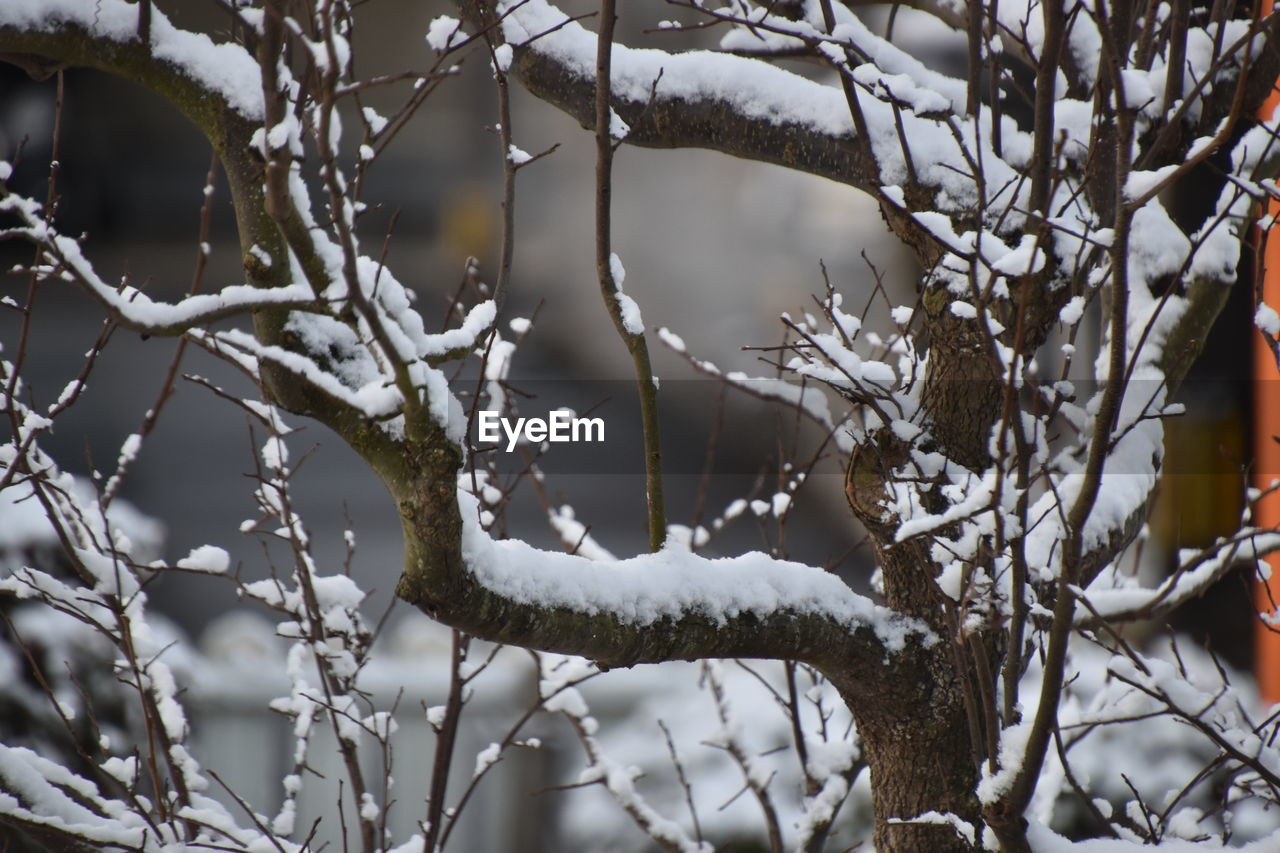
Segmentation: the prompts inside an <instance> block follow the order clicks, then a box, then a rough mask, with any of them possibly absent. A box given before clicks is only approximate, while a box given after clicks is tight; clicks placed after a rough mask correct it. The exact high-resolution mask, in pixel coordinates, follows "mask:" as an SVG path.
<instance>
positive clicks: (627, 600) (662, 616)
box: [458, 492, 932, 657]
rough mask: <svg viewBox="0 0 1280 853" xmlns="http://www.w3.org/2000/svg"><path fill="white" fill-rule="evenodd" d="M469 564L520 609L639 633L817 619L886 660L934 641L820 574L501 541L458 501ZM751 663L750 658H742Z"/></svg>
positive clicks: (765, 561)
mask: <svg viewBox="0 0 1280 853" xmlns="http://www.w3.org/2000/svg"><path fill="white" fill-rule="evenodd" d="M458 502H459V504H460V505H461V509H462V518H463V537H462V555H463V558H464V559H465V560H466V562H467V564H468V566H469V567H470V569H471V572H472V573H473V574H474V576H475V578H476V580H477V581H478V582H479V583H480V584H482V585H483V586H484V587H485V588H486V589H488V590H489V591H491V592H493V593H495V594H497V595H500V596H502V597H503V598H506V599H508V600H510V601H513V602H515V603H518V604H525V605H533V606H535V607H545V608H565V609H569V610H572V611H574V612H577V613H582V614H585V615H588V616H593V615H597V614H602V615H608V616H610V617H612V618H613V619H616V620H618V622H620V623H621V624H624V625H632V626H637V627H646V626H652V625H655V624H661V623H669V622H674V621H678V620H681V619H684V618H687V617H689V616H693V617H696V618H698V619H700V620H705V621H706V622H708V623H710V625H711V626H713V627H714V626H720V627H722V628H724V627H728V626H729V624H730V622H731V621H736V620H739V619H741V618H742V617H744V616H749V617H753V618H754V620H757V621H759V622H765V621H767V620H769V619H771V618H776V617H778V616H780V615H786V616H791V617H799V616H812V617H817V618H819V619H820V620H822V621H824V622H827V623H829V624H831V625H833V626H838V627H839V628H842V629H843V630H845V631H847V632H849V633H850V634H853V633H855V632H858V631H861V630H868V629H869V630H870V631H872V632H873V634H874V636H875V637H876V639H877V640H878V641H879V643H881V644H883V646H884V648H885V649H886V651H887V652H890V653H892V652H895V651H900V650H902V649H903V648H904V647H905V646H906V644H907V643H908V642H909V641H910V640H911V639H912V638H913V637H914V638H918V639H919V640H921V641H925V642H931V641H932V634H931V633H930V632H929V631H928V629H927V628H925V627H924V626H923V625H922V624H920V623H918V622H916V621H915V620H912V619H908V618H905V617H902V616H899V615H897V614H895V613H893V611H891V610H888V609H886V608H883V607H879V606H877V605H875V604H873V603H872V602H871V601H870V599H867V598H865V597H863V596H861V595H858V594H857V593H855V592H853V591H852V590H851V589H849V587H848V586H847V585H846V584H845V583H844V582H843V581H841V580H840V579H839V578H837V577H836V576H834V575H832V574H830V573H828V572H824V571H823V570H821V569H817V568H813V567H811V566H806V565H803V564H800V563H793V562H788V561H784V560H778V559H775V558H773V557H769V556H768V555H766V554H762V553H759V552H750V553H747V554H743V555H740V556H738V557H724V558H708V557H703V556H700V555H698V554H694V553H691V552H690V551H688V550H686V549H684V548H682V547H680V546H678V545H671V544H669V545H668V546H667V547H666V548H664V549H663V550H662V551H659V552H658V553H655V554H642V555H640V556H637V557H632V558H630V559H625V560H617V561H615V562H612V563H610V562H606V561H602V560H591V559H588V558H586V557H581V556H577V555H573V554H562V553H558V552H553V551H541V550H538V549H536V548H534V547H533V546H531V545H528V544H526V543H524V542H522V541H519V540H511V539H506V540H497V539H493V538H491V537H490V536H489V534H488V533H487V532H485V530H484V529H483V528H482V527H481V525H480V523H479V520H478V518H479V516H478V503H477V501H476V499H475V497H473V496H472V495H470V494H467V493H466V492H459V494H458ZM740 656H742V657H748V656H751V655H748V654H745V653H744V654H741V655H740Z"/></svg>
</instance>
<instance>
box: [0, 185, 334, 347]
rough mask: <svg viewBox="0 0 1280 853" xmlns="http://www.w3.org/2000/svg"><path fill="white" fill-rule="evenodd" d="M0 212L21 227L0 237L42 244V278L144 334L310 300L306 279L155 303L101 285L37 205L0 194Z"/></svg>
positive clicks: (75, 245) (163, 332)
mask: <svg viewBox="0 0 1280 853" xmlns="http://www.w3.org/2000/svg"><path fill="white" fill-rule="evenodd" d="M0 213H11V214H15V215H17V216H18V217H19V218H20V219H21V220H22V222H23V226H22V227H11V228H3V229H0V239H4V238H12V237H18V238H22V239H25V240H27V241H29V242H31V243H33V244H35V245H37V246H40V247H42V248H43V249H44V250H45V252H46V253H47V254H48V256H49V258H51V259H52V260H53V261H54V262H55V263H50V264H47V265H46V266H44V267H42V268H41V269H39V270H35V272H37V273H38V274H39V275H41V276H42V277H46V278H61V279H63V280H66V281H71V282H75V283H77V284H79V285H81V286H82V287H84V289H85V290H87V291H88V292H89V294H90V295H91V296H93V298H94V299H96V300H98V302H100V303H101V304H102V306H103V307H104V308H105V309H106V310H107V311H108V312H109V313H110V314H111V316H112V317H113V318H115V319H116V320H118V321H119V322H120V323H122V324H123V325H125V326H127V327H129V328H131V329H133V330H135V331H138V332H142V333H145V334H150V335H176V334H181V333H183V332H185V331H187V330H188V329H192V328H196V327H199V326H204V325H207V324H209V323H213V322H216V321H218V320H222V319H225V318H227V317H232V316H236V315H239V314H246V313H249V312H252V311H255V310H259V309H262V308H281V307H307V306H314V305H315V304H316V299H315V295H314V294H313V293H312V292H311V288H310V287H309V286H308V285H307V283H306V282H298V283H295V284H291V285H288V286H287V287H254V286H252V285H248V284H238V285H230V286H228V287H224V288H223V289H222V290H220V291H218V292H217V293H197V294H193V295H190V296H187V297H184V298H183V299H182V300H181V301H179V302H176V303H168V302H157V301H156V300H154V299H152V298H151V297H150V296H148V295H147V294H145V293H143V292H142V291H140V290H138V289H137V288H134V287H131V286H128V285H121V286H120V287H119V288H115V287H112V286H111V285H109V284H107V283H106V282H105V281H103V280H102V278H101V277H100V276H99V275H98V274H97V272H96V271H95V270H94V268H93V266H92V264H90V263H89V261H88V259H86V258H85V256H84V254H83V253H82V252H81V248H80V243H79V242H77V241H76V240H73V239H71V238H70V237H67V236H65V235H63V234H59V233H58V232H57V231H56V230H55V229H54V228H53V226H51V225H50V224H49V223H48V222H46V221H45V219H44V217H43V215H42V211H41V206H40V205H39V204H38V203H37V202H35V201H32V200H31V199H27V198H23V197H21V196H18V195H15V194H13V193H8V192H4V193H3V195H0Z"/></svg>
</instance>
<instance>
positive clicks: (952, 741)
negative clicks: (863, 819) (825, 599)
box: [828, 641, 981, 853]
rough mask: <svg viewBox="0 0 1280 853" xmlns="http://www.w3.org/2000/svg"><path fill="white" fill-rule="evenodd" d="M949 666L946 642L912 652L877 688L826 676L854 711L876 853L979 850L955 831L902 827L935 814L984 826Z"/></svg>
mask: <svg viewBox="0 0 1280 853" xmlns="http://www.w3.org/2000/svg"><path fill="white" fill-rule="evenodd" d="M951 661H952V658H951V653H950V650H949V649H948V648H947V643H946V641H943V642H940V643H935V644H934V645H933V646H931V647H929V648H920V647H912V648H911V649H910V650H908V652H906V653H904V654H903V655H902V656H901V657H900V659H898V660H897V661H895V663H894V664H893V665H892V666H889V667H886V669H885V677H884V678H883V679H879V680H878V682H879V683H868V682H867V680H866V679H865V678H864V679H861V680H858V681H853V680H850V679H848V678H841V674H840V673H829V674H828V677H829V678H831V679H832V682H833V683H834V684H835V685H836V687H837V688H838V689H839V690H840V694H841V696H842V697H843V698H844V700H845V702H846V703H847V704H848V706H849V708H851V709H852V710H853V712H854V717H855V720H856V722H857V725H858V734H859V735H860V736H861V738H862V748H863V751H864V756H865V758H866V760H867V764H868V766H869V768H870V771H871V783H872V784H871V789H872V803H873V807H874V813H875V821H876V823H875V849H876V853H973V851H974V850H976V849H979V848H978V847H977V846H976V845H971V844H969V843H968V842H967V841H966V840H965V839H963V838H962V837H961V836H960V834H959V833H957V831H956V830H955V829H954V828H953V827H952V826H950V825H939V824H902V823H897V822H896V821H909V820H911V819H912V818H916V817H918V816H920V815H923V814H925V813H926V812H934V813H937V814H953V815H955V816H956V817H959V818H960V819H962V820H965V821H968V822H969V824H970V825H971V826H974V827H978V826H979V820H980V807H979V805H978V801H977V798H976V797H975V796H974V787H975V785H976V784H977V773H976V771H975V768H974V757H973V755H974V753H973V749H972V744H971V740H970V737H969V723H968V717H967V715H966V714H965V707H964V698H963V694H962V692H961V690H960V686H959V684H958V682H957V679H956V677H955V670H954V667H953V665H952V663H951ZM979 831H980V830H979ZM977 840H978V841H981V839H977Z"/></svg>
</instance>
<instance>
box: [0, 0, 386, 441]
mask: <svg viewBox="0 0 1280 853" xmlns="http://www.w3.org/2000/svg"><path fill="white" fill-rule="evenodd" d="M29 8H33V7H29V6H27V5H26V4H19V5H17V6H15V5H14V4H3V3H0V60H3V61H8V62H11V63H13V64H16V65H18V66H19V67H21V68H23V69H26V70H28V72H29V73H33V74H34V76H37V77H40V76H48V75H49V74H52V73H54V72H56V71H59V70H62V69H65V68H92V69H96V70H99V71H105V72H108V73H110V74H113V75H115V76H117V77H121V78H123V79H125V80H129V81H132V82H134V83H138V84H140V85H142V86H144V87H145V88H147V89H148V90H150V91H152V92H155V93H156V94H158V95H160V96H162V97H164V98H165V99H166V100H168V101H169V102H170V103H171V104H172V105H173V106H174V107H175V108H176V109H177V110H178V111H179V112H180V113H182V115H183V116H185V117H186V118H187V119H188V120H189V121H190V122H191V123H192V124H194V125H195V126H196V128H197V129H199V130H200V132H201V133H203V134H204V136H205V137H206V138H207V139H208V140H209V142H210V144H211V145H212V146H213V148H214V150H215V151H216V152H217V153H218V157H219V159H220V160H221V162H222V164H223V168H224V170H225V172H226V175H227V183H228V186H229V187H230V192H231V200H232V204H233V207H234V210H235V216H236V226H237V231H238V233H239V236H240V248H241V253H242V256H243V258H244V269H245V274H246V279H247V281H248V282H249V284H250V285H251V286H252V287H253V288H261V289H268V288H270V289H284V288H289V287H290V286H291V285H293V284H294V282H293V278H292V273H291V270H290V265H289V264H288V263H287V262H286V260H285V259H286V258H288V256H289V252H288V246H287V245H286V242H285V239H284V237H283V235H282V234H281V231H280V228H279V227H278V226H277V223H276V222H275V220H274V219H273V218H272V217H271V215H270V214H269V213H268V208H267V203H266V202H267V200H266V196H265V193H264V183H263V177H264V175H263V162H262V159H261V156H260V154H259V153H257V151H256V149H255V148H254V146H252V145H251V140H252V139H253V135H254V132H255V131H257V130H259V129H260V127H261V121H262V119H263V115H264V113H263V106H262V85H261V75H260V70H259V65H258V63H257V61H256V60H254V59H253V57H252V56H250V54H249V53H248V52H247V51H245V50H244V49H243V48H242V47H240V46H239V45H236V44H230V43H221V44H215V43H214V42H213V41H211V40H210V39H209V38H208V37H207V36H204V35H201V34H197V33H191V32H186V31H183V30H179V29H176V28H175V27H174V26H173V25H172V24H171V23H170V22H169V21H168V19H167V18H165V16H164V15H163V14H161V13H160V12H159V11H158V10H153V11H152V18H151V23H150V26H149V28H148V32H147V41H146V42H145V43H144V41H143V40H142V39H141V38H139V35H138V33H139V32H140V28H139V26H138V15H139V5H138V4H131V3H125V2H121V0H100V2H98V3H95V4H81V5H72V4H65V3H62V4H50V5H49V8H42V9H39V10H38V12H36V13H34V14H33V13H31V12H29V11H27V10H28V9H29ZM211 69H212V70H211ZM263 254H265V255H266V256H267V257H270V258H271V259H272V263H269V264H268V263H264V262H263V261H262V260H261V257H262V255H263ZM265 301H267V300H255V301H254V304H253V305H241V306H240V310H243V311H246V312H247V311H248V310H249V309H254V310H252V316H253V322H254V331H255V333H256V334H257V336H258V338H259V339H260V340H261V341H262V342H263V343H264V344H266V345H279V346H287V341H286V334H285V324H286V322H287V320H288V315H289V311H290V306H289V305H277V306H263V305H262V304H261V303H262V302H265ZM161 325H162V326H163V325H164V324H161ZM165 331H168V330H167V329H166V330H165ZM173 331H176V329H175V330H173ZM263 379H264V380H266V382H267V384H268V386H269V388H270V390H271V393H272V394H273V396H274V397H275V398H276V401H277V402H278V403H279V404H280V405H281V406H282V407H284V408H286V409H288V410H290V411H293V412H297V413H300V414H306V415H308V416H311V417H314V418H316V419H317V420H319V421H321V422H322V423H324V424H326V425H328V426H329V427H331V428H332V429H334V430H335V431H337V432H338V433H339V434H340V435H342V436H343V437H344V438H345V439H346V440H347V441H348V442H349V443H351V444H352V445H353V446H355V447H357V449H360V450H361V452H372V451H374V450H377V451H379V452H386V451H387V450H389V446H390V442H389V441H388V440H385V439H383V438H381V437H379V436H378V435H377V433H376V431H374V430H368V429H364V428H362V427H361V426H360V425H362V424H364V423H365V421H366V419H364V418H363V417H361V413H360V412H359V411H358V410H356V409H354V408H352V407H349V406H346V405H344V404H341V403H337V402H336V401H335V400H334V399H333V398H332V397H331V396H330V395H327V394H325V393H323V392H321V391H320V390H319V389H316V388H314V387H312V386H310V385H309V384H307V383H306V382H302V381H299V380H298V377H296V376H292V375H290V374H288V373H286V372H282V371H280V370H278V369H275V368H273V367H272V366H270V365H266V366H265V367H264V370H263Z"/></svg>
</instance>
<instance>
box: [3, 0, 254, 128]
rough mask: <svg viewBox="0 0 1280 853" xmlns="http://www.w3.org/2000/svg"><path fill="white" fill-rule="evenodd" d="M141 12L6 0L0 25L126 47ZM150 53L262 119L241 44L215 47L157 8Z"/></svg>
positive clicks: (111, 0) (114, 2)
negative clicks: (75, 31)
mask: <svg viewBox="0 0 1280 853" xmlns="http://www.w3.org/2000/svg"><path fill="white" fill-rule="evenodd" d="M141 9H142V4H140V3H126V2H124V0H94V2H86V0H5V1H4V2H3V3H0V26H3V25H7V26H15V27H22V28H26V29H35V30H49V31H52V30H55V29H58V28H61V27H66V26H74V27H79V28H81V29H83V30H86V31H88V32H89V33H91V34H93V35H94V36H96V37H98V38H105V39H109V40H111V41H115V42H119V43H121V44H125V43H128V42H134V41H137V38H138V15H139V12H140V10H141ZM151 52H152V54H153V55H154V56H155V57H156V58H157V59H162V60H164V61H166V62H169V63H172V64H173V65H174V66H175V67H176V68H178V69H179V70H181V71H182V72H183V73H184V74H186V75H187V76H188V77H190V78H191V79H193V80H195V81H197V82H198V83H200V84H201V85H203V86H205V87H206V88H208V89H210V90H212V91H214V92H217V93H218V94H220V95H222V97H224V98H226V100H227V103H228V104H229V105H230V106H231V108H232V109H234V110H235V111H236V112H238V113H240V114H241V115H242V116H244V117H245V118H247V119H250V120H258V119H261V118H262V115H263V110H262V72H261V70H260V69H259V68H258V63H257V61H256V60H255V59H254V58H253V56H251V55H250V54H249V53H248V52H247V51H246V50H245V49H244V48H242V47H240V46H239V45H234V44H225V43H224V44H215V43H214V41H213V40H212V39H210V38H209V37H208V36H206V35H204V34H203V33H193V32H188V31H186V30H179V29H177V28H175V27H174V26H173V24H171V23H170V22H169V19H168V18H167V17H166V16H165V14H164V13H163V12H161V11H160V10H159V9H155V8H153V9H152V10H151Z"/></svg>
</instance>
